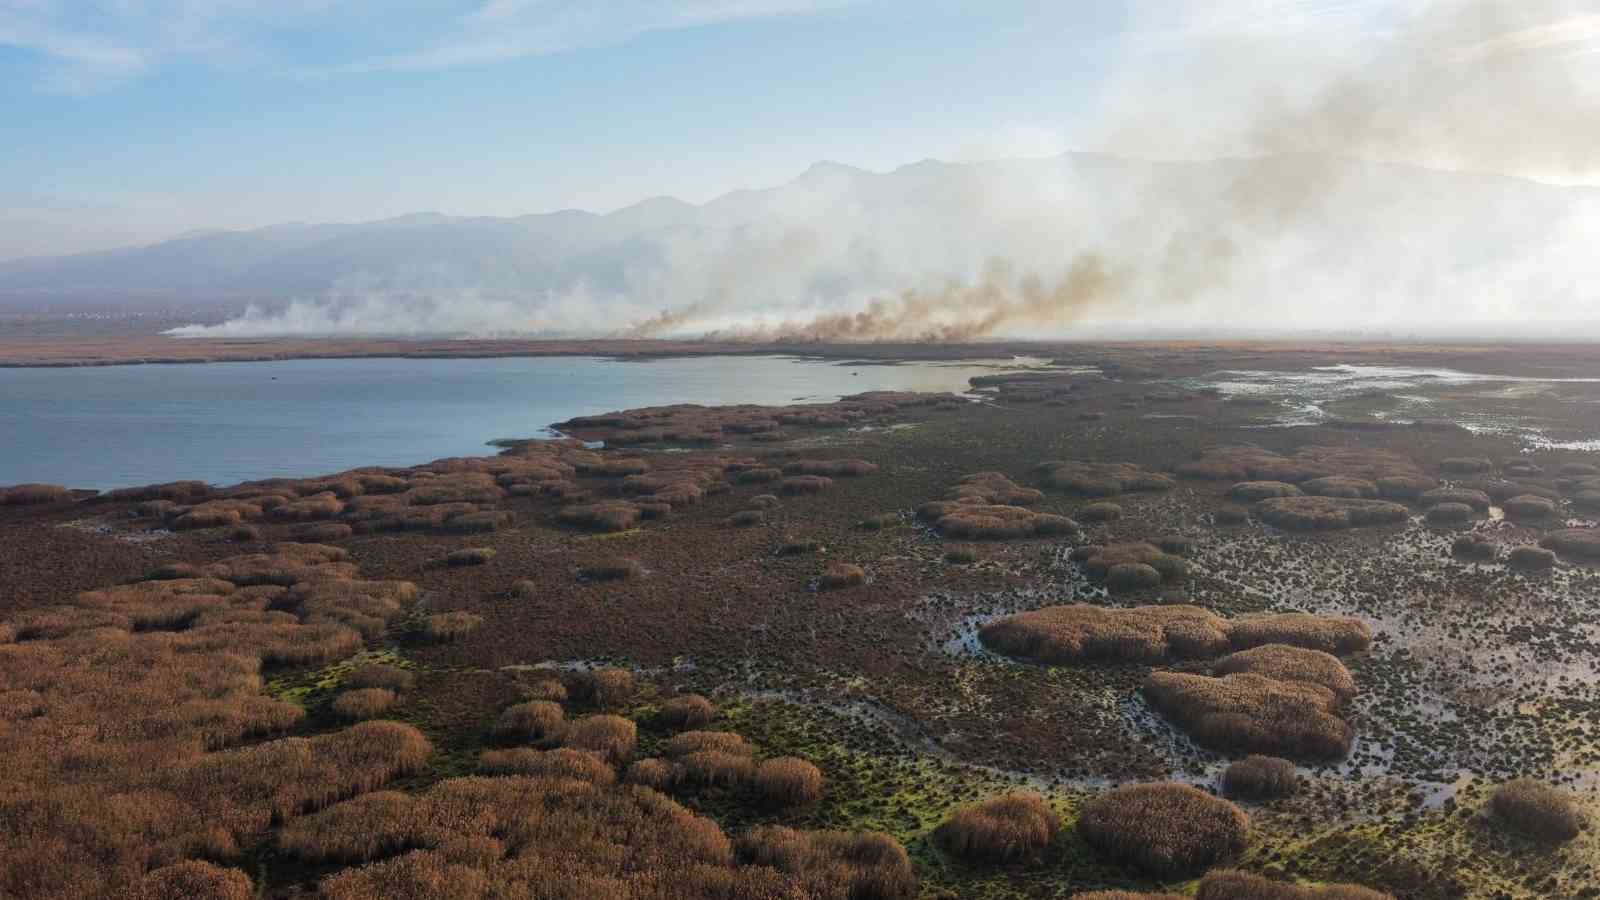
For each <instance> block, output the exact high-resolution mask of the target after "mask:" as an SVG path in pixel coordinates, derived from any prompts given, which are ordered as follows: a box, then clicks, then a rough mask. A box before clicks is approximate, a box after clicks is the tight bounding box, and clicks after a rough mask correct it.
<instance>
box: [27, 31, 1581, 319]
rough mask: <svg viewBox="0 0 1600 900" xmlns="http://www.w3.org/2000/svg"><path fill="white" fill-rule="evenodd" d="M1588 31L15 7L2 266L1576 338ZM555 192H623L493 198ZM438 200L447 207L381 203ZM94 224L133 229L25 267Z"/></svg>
mask: <svg viewBox="0 0 1600 900" xmlns="http://www.w3.org/2000/svg"><path fill="white" fill-rule="evenodd" d="M1597 51H1600V8H1597V7H1596V6H1595V5H1594V3H1592V2H1590V0H1535V2H1518V3H1513V2H1508V0H1399V2H1375V0H1331V2H1320V0H1319V2H1309V0H1265V2H1262V0H1225V2H1220V3H1218V2H1213V3H1196V2H1185V0H1131V2H1128V3H1123V4H1115V5H1102V6H1096V7H1094V8H1082V5H1076V4H1052V5H1040V4H1036V3H1031V2H1022V0H1004V2H1000V3H985V4H976V3H967V2H959V0H946V2H935V3H932V4H927V3H919V4H912V3H910V2H907V0H668V2H662V3H640V2H632V0H630V2H623V3H617V4H606V5H594V4H580V3H573V2H570V0H539V2H530V0H486V2H476V3H457V4H447V3H442V2H434V0H414V2H408V3H404V4H401V5H399V6H393V5H387V4H384V5H380V4H371V3H365V2H362V3H355V4H342V5H339V6H338V7H337V8H335V7H332V6H329V5H326V4H322V3H296V4H289V5H282V4H262V3H258V2H254V0H245V2H239V3H230V4H227V5H226V6H222V7H214V6H204V5H195V4H192V3H187V2H179V0H161V2H152V3H147V4H125V3H110V2H94V3H89V4H69V3H65V2H61V0H27V2H11V3H0V69H3V70H4V71H6V72H8V73H9V75H10V76H11V77H9V78H6V79H3V80H0V96H3V97H4V98H5V99H6V101H7V102H8V103H9V104H10V105H11V106H12V107H13V108H14V109H15V111H16V114H15V115H13V116H11V117H8V121H7V122H6V123H5V124H4V125H0V129H3V131H0V136H3V137H4V138H5V139H6V140H5V141H3V142H0V147H3V148H4V149H0V163H5V165H3V166H0V191H4V192H6V194H7V195H8V196H10V197H12V198H13V201H12V202H11V203H10V204H8V208H7V210H6V211H5V212H3V213H0V303H5V304H9V305H10V306H11V307H12V308H16V307H17V306H19V305H27V304H34V305H35V306H43V307H46V308H49V307H52V306H59V305H60V304H62V303H66V302H67V300H68V299H71V300H72V302H74V303H78V304H79V305H80V306H81V305H84V304H92V303H102V304H109V305H112V306H115V305H116V304H117V303H119V302H121V303H129V302H134V301H137V302H146V303H155V304H162V303H167V304H180V303H188V302H200V303H202V304H212V305H223V304H227V305H231V306H233V307H236V308H243V307H245V306H251V307H253V310H252V311H251V312H249V313H246V314H245V315H243V316H239V317H236V318H234V319H233V320H232V321H230V322H228V323H226V324H224V325H222V326H217V325H215V324H214V323H212V322H209V321H207V322H206V323H205V324H203V325H201V326H199V327H197V328H196V329H191V331H190V332H188V333H205V334H236V335H265V334H302V335H306V334H414V335H423V334H429V335H432V334H554V333H561V334H630V335H637V336H688V335H698V334H715V335H719V336H741V337H753V338H761V337H769V336H783V337H800V338H807V339H810V338H827V339H873V338H879V337H883V338H892V339H930V340H959V339H963V338H971V337H981V336H987V335H1005V334H1013V333H1017V332H1019V331H1020V332H1021V333H1029V334H1031V333H1041V334H1046V335H1052V336H1058V335H1061V334H1067V333H1070V334H1094V333H1109V332H1118V331H1125V330H1129V329H1132V330H1134V331H1138V330H1139V329H1140V328H1143V329H1146V330H1152V329H1160V328H1175V329H1184V328H1189V329H1195V328H1222V329H1225V330H1231V331H1233V332H1235V333H1245V332H1253V331H1261V330H1263V329H1265V330H1271V331H1284V330H1300V331H1305V330H1327V329H1335V330H1359V331H1374V332H1379V333H1383V332H1391V331H1396V330H1399V331H1406V330H1417V329H1421V330H1424V331H1427V332H1429V333H1445V332H1477V331H1487V332H1494V331H1511V332H1519V333H1545V332H1550V333H1560V334H1566V333H1567V332H1568V330H1569V327H1568V325H1567V324H1566V323H1571V322H1579V323H1583V324H1582V327H1584V328H1594V327H1596V326H1594V325H1593V324H1592V322H1593V320H1594V314H1593V313H1591V312H1589V310H1590V309H1591V308H1593V307H1594V306H1595V304H1594V303H1593V302H1592V296H1591V294H1590V291H1589V289H1588V287H1587V285H1589V284H1592V283H1595V282H1596V280H1597V279H1600V270H1597V268H1596V264H1594V263H1593V262H1591V260H1590V259H1589V257H1590V256H1592V255H1593V254H1592V253H1590V252H1589V248H1590V247H1592V246H1593V244H1594V242H1595V239H1596V238H1597V237H1600V203H1597V202H1596V201H1595V200H1594V199H1593V196H1592V195H1591V192H1588V191H1560V192H1555V191H1554V190H1553V188H1552V186H1555V187H1561V186H1594V185H1600V102H1597V101H1600V52H1597ZM1074 153H1086V154H1097V155H1096V156H1093V157H1084V158H1078V157H1074V156H1072V155H1071V154H1074ZM1062 154H1068V155H1067V156H1063V155H1062ZM941 160H942V161H945V162H944V163H942V164H940V163H936V162H929V161H941ZM1095 160H1110V161H1114V162H1113V163H1108V164H1105V165H1100V164H1098V163H1096V162H1095ZM820 161H831V162H834V163H837V167H828V166H822V167H821V168H820V170H819V168H818V167H817V166H816V164H817V163H818V162H820ZM917 161H921V162H917ZM1052 161H1055V162H1054V163H1052ZM964 163H973V164H974V165H973V166H971V167H967V168H964V169H963V168H960V164H964ZM1166 163H1171V164H1174V165H1176V166H1178V167H1179V168H1177V169H1173V170H1170V171H1168V170H1164V169H1162V168H1161V167H1160V165H1158V164H1166ZM1374 163H1378V164H1395V165H1400V166H1408V167H1420V170H1418V169H1404V170H1393V171H1389V170H1383V169H1378V170H1372V169H1369V168H1366V166H1368V165H1369V164H1374ZM845 167H848V168H845ZM1184 167H1187V168H1184ZM834 168H838V170H839V171H834ZM1173 172H1182V173H1185V174H1182V175H1177V176H1174V175H1173V174H1172V173H1173ZM797 173H800V174H798V175H797ZM1190 173H1192V174H1190ZM1495 176H1503V177H1504V178H1506V179H1514V180H1508V181H1506V183H1503V184H1502V183H1498V182H1494V181H1493V180H1492V179H1493V178H1494V177H1495ZM919 179H922V180H919ZM659 198H673V199H675V200H681V201H682V202H683V203H684V204H688V205H689V206H690V207H691V208H692V210H694V211H695V212H693V213H692V214H691V213H688V212H684V211H682V210H678V209H676V206H677V204H675V203H672V202H666V201H661V202H658V203H656V204H653V205H652V204H651V203H650V202H649V201H650V200H652V199H658V200H659ZM641 201H643V202H642V203H641ZM574 209H576V210H609V211H610V212H609V213H608V214H607V216H606V222H605V223H604V224H602V225H594V226H589V225H586V226H584V227H582V228H564V227H562V225H561V223H559V222H555V221H552V222H549V223H546V224H545V225H540V224H538V223H534V222H525V223H521V224H522V225H525V226H526V227H521V228H520V230H519V228H512V227H509V226H507V227H499V226H500V225H504V224H506V223H507V222H512V223H515V222H516V221H517V220H518V217H529V216H532V215H533V214H536V213H538V212H539V211H543V210H555V211H561V210H574ZM423 211H427V212H437V213H439V214H441V215H445V216H451V217H455V218H453V219H452V220H450V221H449V222H446V223H439V227H437V228H434V229H433V230H431V231H430V230H427V228H426V226H428V225H430V224H433V223H429V222H427V221H424V220H422V219H418V220H415V221H407V220H405V219H397V217H404V216H416V215H417V214H418V213H419V212H423ZM426 214H427V213H424V215H426ZM502 220H503V221H502ZM613 220H615V221H613ZM473 222H478V223H480V224H482V226H483V227H480V228H473V227H468V224H470V223H473ZM280 223H305V224H307V226H308V228H307V229H306V230H307V231H313V232H315V234H314V235H310V236H308V235H299V234H291V233H290V232H292V231H294V229H280V230H279V231H280V232H281V233H279V232H270V233H269V232H260V231H258V230H259V229H262V228H264V227H266V226H271V225H276V224H280ZM312 223H348V224H344V225H329V226H327V227H326V228H325V229H323V230H322V231H316V229H314V228H310V227H309V226H310V225H311V224H312ZM381 225H395V226H396V227H395V228H392V229H383V228H376V227H369V226H381ZM400 226H406V227H405V228H402V227H400ZM410 226H416V227H415V228H410ZM407 228H409V229H410V230H407ZM379 232H385V233H379ZM176 235H185V236H187V238H186V240H183V241H178V242H176V244H175V245H167V244H163V243H162V242H163V241H164V240H166V239H170V238H172V237H174V236H176ZM219 236H220V237H221V238H226V239H217V240H211V239H212V238H219ZM257 238H259V240H257ZM111 248H147V249H143V250H139V249H129V250H126V251H121V252H119V253H118V254H112V255H111V258H110V259H109V260H108V261H106V262H105V263H104V265H102V264H101V263H100V262H99V261H94V260H90V261H88V262H86V263H84V264H83V265H77V264H65V263H63V264H59V265H58V264H55V263H51V262H49V261H48V260H46V261H43V262H39V261H38V259H39V258H40V257H55V256H60V255H64V254H73V253H80V252H93V251H96V250H105V249H111ZM7 259H9V260H10V261H9V262H3V261H4V260H7ZM1597 333H1600V331H1597Z"/></svg>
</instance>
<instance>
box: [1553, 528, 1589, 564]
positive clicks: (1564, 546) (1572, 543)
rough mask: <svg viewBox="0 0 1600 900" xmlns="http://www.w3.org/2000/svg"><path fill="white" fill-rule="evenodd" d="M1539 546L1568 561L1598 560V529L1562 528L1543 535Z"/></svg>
mask: <svg viewBox="0 0 1600 900" xmlns="http://www.w3.org/2000/svg"><path fill="white" fill-rule="evenodd" d="M1539 546H1541V547H1543V548H1545V549H1547V550H1554V551H1555V552H1556V553H1559V554H1561V555H1562V556H1565V557H1567V558H1568V559H1576V560H1584V561H1589V562H1592V561H1596V560H1600V528H1563V529H1561V530H1560V531H1552V532H1550V533H1549V534H1547V535H1545V536H1544V537H1543V538H1542V539H1541V540H1540V541H1539Z"/></svg>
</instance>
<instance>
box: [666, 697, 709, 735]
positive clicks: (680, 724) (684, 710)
mask: <svg viewBox="0 0 1600 900" xmlns="http://www.w3.org/2000/svg"><path fill="white" fill-rule="evenodd" d="M716 717H717V707H716V706H715V705H713V704H712V702H711V701H710V700H707V699H706V698H705V697H702V696H701V695H699V694H681V695H679V696H677V697H673V698H672V699H670V700H668V701H666V702H665V703H663V704H661V711H660V712H659V713H658V714H657V716H656V718H657V719H658V720H659V721H660V722H661V723H662V724H664V725H666V726H667V727H668V728H675V729H683V728H699V727H701V726H702V725H706V724H709V723H710V722H711V720H712V719H715V718H716Z"/></svg>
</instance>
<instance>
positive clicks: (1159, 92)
mask: <svg viewBox="0 0 1600 900" xmlns="http://www.w3.org/2000/svg"><path fill="white" fill-rule="evenodd" d="M1202 6H1204V5H1202ZM1324 6H1325V5H1317V8H1318V9H1321V8H1323V7H1324ZM1367 6H1368V7H1369V8H1370V5H1367ZM1384 6H1385V11H1384V13H1383V16H1384V18H1383V21H1373V20H1372V19H1371V18H1370V17H1368V18H1360V17H1357V18H1355V19H1350V20H1346V19H1339V20H1337V24H1338V25H1339V26H1340V27H1341V28H1343V29H1345V31H1347V32H1349V33H1343V32H1340V33H1330V34H1329V35H1328V40H1327V41H1326V42H1321V43H1310V44H1308V42H1307V41H1306V35H1304V34H1297V35H1295V36H1294V37H1293V38H1292V39H1286V38H1284V37H1283V36H1280V35H1273V34H1267V35H1261V34H1252V33H1250V32H1249V31H1247V30H1241V29H1239V28H1238V27H1232V26H1229V25H1228V24H1227V23H1223V24H1219V23H1217V22H1216V21H1214V19H1212V18H1208V17H1206V16H1204V15H1199V16H1196V15H1195V14H1192V13H1189V14H1183V13H1182V10H1184V9H1189V8H1191V7H1188V6H1182V7H1178V8H1177V11H1174V12H1169V13H1168V14H1166V15H1165V16H1164V17H1162V16H1158V17H1157V18H1155V19H1153V20H1152V21H1150V22H1146V23H1143V24H1142V25H1141V30H1140V32H1139V33H1141V34H1144V35H1147V40H1148V41H1149V46H1147V47H1145V48H1144V49H1143V51H1142V52H1140V53H1135V54H1132V55H1131V61H1130V62H1129V64H1128V70H1127V71H1126V72H1125V73H1123V74H1122V75H1120V76H1119V77H1117V78H1115V79H1113V81H1112V82H1111V84H1110V85H1109V86H1108V88H1107V92H1106V96H1105V98H1104V106H1105V110H1104V114H1103V116H1102V123H1101V126H1100V128H1099V132H1100V137H1099V139H1098V140H1099V143H1100V144H1101V145H1102V146H1104V147H1107V148H1110V149H1113V150H1117V151H1123V152H1125V153H1127V154H1131V155H1139V156H1144V157H1146V158H1150V157H1160V156H1166V157H1177V158H1180V159H1181V161H1173V160H1169V161H1166V162H1149V161H1145V162H1139V161H1134V160H1131V159H1128V158H1126V157H1120V156H1101V155H1071V154H1069V155H1067V156H1064V157H1060V158H1054V159H1047V160H1014V161H1004V162H995V163H978V164H970V165H946V164H938V163H923V164H917V165H914V166H908V167H906V168H903V169H900V170H897V171H895V172H893V173H888V174H882V175H874V174H870V173H864V172H860V171H858V170H853V169H848V168H846V167H842V166H819V167H816V168H814V169H813V170H812V171H810V172H808V173H806V174H805V175H804V176H802V177H801V178H799V179H797V180H796V181H794V182H792V183H790V184H788V185H785V186H782V187H780V188H777V189H774V190H772V191H766V192H753V193H744V194H737V195H731V196H729V197H726V198H723V199H721V200H717V201H713V202H712V203H710V204H707V205H706V206H704V207H700V208H698V209H690V210H686V211H684V212H683V213H682V215H681V216H679V217H678V218H676V219H674V220H673V221H671V222H668V223H665V224H662V223H653V224H650V225H648V226H641V225H640V224H639V222H637V221H635V220H632V219H629V218H628V217H627V216H626V214H625V213H619V214H617V215H615V216H612V217H606V218H603V219H599V220H597V222H598V223H600V224H598V225H597V226H596V227H595V228H594V229H593V233H589V232H585V236H584V239H583V240H577V239H574V240H575V243H574V244H573V245H572V246H571V247H569V248H567V251H568V252H567V253H566V255H552V254H549V253H545V254H544V256H543V257H542V258H541V260H540V262H539V267H540V268H538V274H537V277H535V278H530V277H529V276H527V274H526V273H527V271H528V270H527V268H526V266H525V265H520V266H519V267H511V268H507V267H505V266H497V265H495V264H493V263H489V264H485V265H482V266H479V267H476V268H473V267H469V268H466V269H462V268H459V267H458V268H454V269H450V270H449V271H450V272H451V273H452V274H451V275H450V276H449V277H437V273H434V275H431V276H430V277H429V278H428V279H426V280H425V281H424V282H423V283H420V284H419V283H418V282H417V279H416V278H415V277H414V275H412V274H396V273H394V272H384V273H367V274H364V275H362V276H361V277H359V278H355V279H346V280H345V281H344V282H341V283H340V286H339V287H338V288H337V289H336V290H334V291H330V292H328V294H327V295H326V296H319V297H317V298H316V299H315V300H312V301H303V302H297V303H293V304H291V305H289V306H288V308H287V309H278V310H274V311H272V312H259V311H257V312H252V313H251V314H249V315H246V316H245V317H243V318H241V319H237V320H234V321H232V322H228V323H225V324H223V325H220V326H213V327H193V326H192V327H190V328H186V329H181V330H180V333H182V334H188V335H208V336H249V335H264V334H286V333H287V334H463V335H480V336H482V335H504V334H554V333H560V334H571V335H623V336H634V337H679V336H700V335H707V334H712V335H717V336H720V337H733V338H747V339H754V340H772V339H781V340H802V341H804V340H874V339H909V340H968V339H974V338H981V337H988V336H1002V335H1016V336H1040V337H1042V336H1052V335H1062V334H1090V333H1117V334H1126V335H1137V334H1157V333H1161V334H1171V333H1179V332H1182V331H1184V330H1189V329H1205V330H1208V331H1212V332H1226V331H1233V332H1236V333H1261V332H1269V331H1273V330H1296V329H1345V330H1359V331H1364V332H1367V333H1380V332H1391V333H1392V332H1400V333H1412V332H1415V333H1418V334H1429V333H1450V334H1463V333H1470V332H1474V331H1479V332H1482V333H1485V334H1495V335H1503V334H1505V333H1506V328H1507V327H1508V324H1509V325H1510V326H1512V327H1520V328H1522V329H1523V331H1524V333H1527V334H1529V335H1530V336H1531V335H1532V334H1534V333H1537V332H1539V331H1540V330H1541V329H1542V330H1543V331H1545V332H1547V333H1550V334H1553V335H1562V336H1574V332H1573V329H1574V328H1582V327H1592V326H1593V324H1594V317H1595V315H1596V313H1593V312H1591V309H1594V308H1595V306H1596V304H1595V303H1594V302H1593V297H1592V295H1591V290H1590V288H1589V285H1592V284H1595V283H1600V261H1597V260H1600V254H1595V253H1594V252H1593V247H1594V245H1595V240H1596V238H1597V237H1600V190H1597V189H1592V188H1572V187H1561V186H1557V185H1552V184H1542V183H1534V182H1530V181H1526V180H1522V179H1519V178H1507V177H1503V176H1501V175H1495V174H1472V173H1474V172H1476V173H1511V174H1515V175H1522V176H1531V177H1537V178H1542V179H1546V180H1560V179H1571V178H1578V177H1584V176H1592V175H1594V174H1596V173H1597V170H1600V79H1597V78H1596V77H1595V69H1596V66H1597V61H1600V55H1597V54H1595V53H1593V52H1592V47H1591V44H1592V42H1594V41H1596V39H1597V38H1600V17H1597V16H1595V15H1588V14H1584V12H1583V10H1582V8H1581V7H1580V6H1579V5H1578V4H1574V3H1564V2H1554V0H1533V2H1516V3H1512V2H1505V0H1494V2H1490V0H1478V2H1436V3H1428V4H1422V5H1407V4H1400V5H1392V4H1391V5H1384ZM1297 8H1298V7H1297ZM1330 8H1334V9H1338V8H1339V7H1338V5H1334V6H1333V7H1330ZM1309 24H1310V25H1315V24H1316V23H1315V22H1311V23H1309ZM1307 25H1308V23H1305V22H1301V23H1299V26H1300V27H1301V28H1304V27H1306V26H1307ZM1324 45H1325V46H1324ZM1173 48H1181V49H1173ZM1319 48H1321V49H1319ZM1585 50H1590V51H1591V52H1587V53H1585V52H1583V51H1585ZM1173 59H1181V60H1182V62H1183V64H1184V65H1186V66H1188V67H1191V68H1192V69H1193V72H1192V73H1191V76H1192V77H1183V78H1177V79H1174V77H1173V73H1172V72H1170V71H1168V72H1164V73H1162V75H1161V77H1160V78H1157V77H1155V74H1154V73H1155V72H1156V70H1157V69H1160V68H1161V66H1162V65H1163V63H1165V62H1170V61H1171V60H1173ZM1197 157H1221V158H1218V159H1216V160H1215V161H1211V162H1204V161H1195V159H1196V158H1197ZM1403 164H1421V165H1425V166H1433V167H1441V168H1446V169H1451V170H1453V171H1450V172H1438V171H1428V170H1425V169H1419V168H1416V167H1415V166H1414V165H1403ZM585 241H587V242H585ZM541 252H542V251H541ZM1530 323H1531V324H1530Z"/></svg>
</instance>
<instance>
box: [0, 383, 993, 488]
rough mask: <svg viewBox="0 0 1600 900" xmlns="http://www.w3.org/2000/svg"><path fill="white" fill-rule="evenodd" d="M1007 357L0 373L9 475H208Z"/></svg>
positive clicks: (270, 472)
mask: <svg viewBox="0 0 1600 900" xmlns="http://www.w3.org/2000/svg"><path fill="white" fill-rule="evenodd" d="M1004 364H1008V363H1006V362H1004V361H992V362H967V363H931V362H930V363H903V364H900V365H887V366H886V365H851V364H840V363H838V362H836V361H818V360H803V359H794V358H790V357H743V356H741V357H687V358H681V359H663V360H654V361H649V362H618V361H613V360H608V359H600V358H592V357H539V358H507V359H304V360H287V361H281V362H241V363H209V364H201V365H139V366H100V367H83V368H60V369H0V434H4V435H5V438H4V441H3V443H0V484H16V483H21V482H30V481H42V482H47V483H52V484H65V485H68V486H71V487H79V488H98V489H101V490H106V489H109V488H117V487H128V486H132V485H141V484H151V483H155V482H162V481H175V480H178V479H182V478H199V479H203V480H205V481H208V482H211V483H213V484H232V483H235V482H239V481H246V480H252V479H257V478H270V477H277V476H288V477H304V476H309V475H320V474H324V473H329V472H336V471H340V470H343V469H351V468H355V467H357V466H408V465H416V464H418V463H423V462H427V461H429V460H433V459H438V458H440V457H445V456H468V455H483V454H487V453H493V452H495V451H494V450H493V449H492V448H490V447H489V446H487V442H488V441H491V440H494V439H496V438H511V437H532V436H538V435H541V434H544V433H545V431H544V429H545V427H546V426H548V425H550V424H552V423H555V422H561V421H565V420H567V419H570V418H572V417H573V416H579V415H588V414H595V413H602V412H609V411H611V410H615V409H626V408H630V407H640V406H658V405H662V404H667V403H701V404H706V405H717V404H730V403H760V404H786V403H796V402H811V401H831V400H836V399H838V398H839V397H841V396H843V395H846V394H855V393H860V392H862V391H872V390H915V391H957V392H960V391H965V390H966V389H967V379H968V378H970V377H971V376H973V375H978V374H983V373H987V372H993V371H995V368H996V367H997V366H1000V365H1004Z"/></svg>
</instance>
